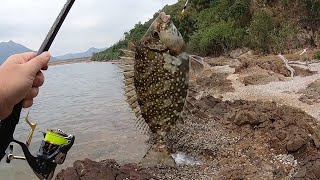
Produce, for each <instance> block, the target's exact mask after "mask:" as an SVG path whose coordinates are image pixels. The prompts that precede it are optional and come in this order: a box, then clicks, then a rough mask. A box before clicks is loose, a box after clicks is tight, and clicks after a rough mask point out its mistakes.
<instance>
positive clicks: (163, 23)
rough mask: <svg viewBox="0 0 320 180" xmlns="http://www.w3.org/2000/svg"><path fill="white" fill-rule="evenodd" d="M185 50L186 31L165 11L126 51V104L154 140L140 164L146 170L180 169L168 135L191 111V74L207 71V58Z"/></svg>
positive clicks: (138, 123)
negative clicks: (189, 110) (153, 167)
mask: <svg viewBox="0 0 320 180" xmlns="http://www.w3.org/2000/svg"><path fill="white" fill-rule="evenodd" d="M185 51H186V43H185V41H184V39H183V37H182V35H181V33H180V32H179V30H178V29H177V28H176V26H175V25H174V23H173V21H172V19H171V16H170V15H167V14H166V13H165V12H161V13H159V15H158V16H157V17H156V18H155V20H154V21H153V22H152V24H151V25H150V27H149V28H148V30H147V31H146V33H145V34H144V36H143V37H142V38H141V39H140V41H139V42H138V43H137V44H133V43H129V44H128V50H125V49H122V52H123V54H125V56H123V57H121V69H122V70H123V75H124V88H123V89H124V93H125V96H126V97H127V100H126V101H127V103H128V104H129V105H130V107H131V108H132V110H133V112H134V113H135V115H136V117H137V120H136V124H137V127H138V129H140V130H141V131H143V132H147V133H151V135H152V136H153V137H154V144H152V146H151V147H150V149H149V150H148V152H147V153H146V155H145V156H144V157H143V158H142V160H141V161H140V166H142V167H151V166H157V165H160V166H171V167H175V166H176V164H175V161H174V159H173V158H172V156H171V155H170V152H169V150H168V148H167V146H166V135H167V134H168V133H169V132H170V130H171V129H172V128H173V127H174V126H175V125H176V123H177V121H179V120H181V119H182V115H183V113H185V112H186V111H187V108H186V104H188V103H187V100H186V99H187V95H188V89H189V76H190V74H191V72H190V70H192V71H193V73H195V74H197V73H199V72H201V71H202V69H203V67H204V62H203V58H201V57H200V58H195V57H196V56H191V55H189V54H187V53H186V52H185ZM191 66H192V67H191Z"/></svg>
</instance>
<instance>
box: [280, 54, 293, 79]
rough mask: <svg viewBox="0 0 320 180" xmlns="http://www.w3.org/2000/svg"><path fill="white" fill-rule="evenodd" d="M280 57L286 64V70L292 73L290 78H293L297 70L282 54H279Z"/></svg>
mask: <svg viewBox="0 0 320 180" xmlns="http://www.w3.org/2000/svg"><path fill="white" fill-rule="evenodd" d="M278 57H279V58H280V59H282V60H283V62H284V63H285V65H286V68H287V69H288V70H289V71H290V73H291V75H290V76H291V77H294V73H295V70H294V69H293V68H292V67H291V66H290V65H289V64H288V63H289V61H288V59H287V58H285V57H284V56H282V55H281V54H279V55H278Z"/></svg>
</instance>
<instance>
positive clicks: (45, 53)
mask: <svg viewBox="0 0 320 180" xmlns="http://www.w3.org/2000/svg"><path fill="white" fill-rule="evenodd" d="M42 55H44V56H46V57H51V55H50V53H49V52H47V51H46V52H43V53H42Z"/></svg>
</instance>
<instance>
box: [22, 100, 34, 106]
mask: <svg viewBox="0 0 320 180" xmlns="http://www.w3.org/2000/svg"><path fill="white" fill-rule="evenodd" d="M32 104H33V99H25V100H23V101H22V107H23V108H29V107H31V106H32Z"/></svg>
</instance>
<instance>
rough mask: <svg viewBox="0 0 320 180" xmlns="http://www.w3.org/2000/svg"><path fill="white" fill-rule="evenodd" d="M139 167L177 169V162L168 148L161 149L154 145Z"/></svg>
mask: <svg viewBox="0 0 320 180" xmlns="http://www.w3.org/2000/svg"><path fill="white" fill-rule="evenodd" d="M139 165H140V166H141V167H143V168H147V167H154V166H159V165H160V166H168V167H176V166H177V165H176V162H175V161H174V159H173V158H172V156H171V154H170V153H169V152H168V150H167V148H166V147H163V148H159V147H158V146H157V145H153V146H152V147H151V148H150V149H149V150H148V152H147V154H146V155H145V156H144V157H143V158H142V160H141V161H140V163H139Z"/></svg>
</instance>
